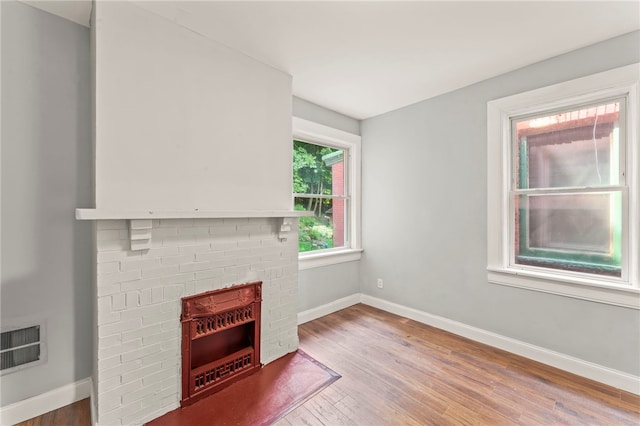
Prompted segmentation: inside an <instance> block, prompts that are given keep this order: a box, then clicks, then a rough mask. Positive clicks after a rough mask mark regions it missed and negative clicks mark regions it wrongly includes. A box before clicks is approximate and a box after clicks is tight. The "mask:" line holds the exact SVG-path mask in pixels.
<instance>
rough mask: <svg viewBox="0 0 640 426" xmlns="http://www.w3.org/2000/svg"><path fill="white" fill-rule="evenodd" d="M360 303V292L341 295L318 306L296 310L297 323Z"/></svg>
mask: <svg viewBox="0 0 640 426" xmlns="http://www.w3.org/2000/svg"><path fill="white" fill-rule="evenodd" d="M358 303H360V293H356V294H352V295H351V296H347V297H343V298H342V299H338V300H334V301H333V302H330V303H327V304H326V305H322V306H318V307H317V308H312V309H309V310H307V311H303V312H298V325H300V324H304V323H305V322H309V321H312V320H314V319H317V318H320V317H323V316H325V315H329V314H332V313H334V312H338V311H339V310H341V309H344V308H348V307H349V306H353V305H356V304H358Z"/></svg>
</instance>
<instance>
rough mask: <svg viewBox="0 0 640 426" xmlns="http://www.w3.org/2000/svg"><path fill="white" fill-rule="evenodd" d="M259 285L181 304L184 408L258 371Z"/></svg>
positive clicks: (186, 299) (205, 295) (191, 298)
mask: <svg viewBox="0 0 640 426" xmlns="http://www.w3.org/2000/svg"><path fill="white" fill-rule="evenodd" d="M261 303H262V282H254V283H249V284H242V285H237V286H233V287H229V288H225V289H221V290H213V291H208V292H206V293H201V294H197V295H195V296H189V297H184V298H183V299H182V316H181V318H180V320H181V322H182V399H181V401H180V404H181V405H182V406H183V407H184V406H186V405H189V404H192V403H193V402H195V401H197V400H199V399H201V398H203V397H205V396H207V395H210V394H212V393H214V392H217V391H219V390H220V389H222V388H224V387H225V386H228V385H230V384H231V383H233V382H234V381H236V380H239V379H241V378H243V377H246V376H248V375H250V374H252V373H254V372H256V371H257V370H258V369H260V367H261V365H260V316H261V314H260V310H261Z"/></svg>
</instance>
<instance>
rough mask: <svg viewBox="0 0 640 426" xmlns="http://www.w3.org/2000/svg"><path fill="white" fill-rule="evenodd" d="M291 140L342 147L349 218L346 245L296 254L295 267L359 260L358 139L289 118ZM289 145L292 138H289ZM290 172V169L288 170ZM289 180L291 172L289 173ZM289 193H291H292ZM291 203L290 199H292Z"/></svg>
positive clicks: (359, 145) (355, 136)
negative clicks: (291, 125) (296, 264)
mask: <svg viewBox="0 0 640 426" xmlns="http://www.w3.org/2000/svg"><path fill="white" fill-rule="evenodd" d="M292 124H293V129H292V130H293V139H294V140H299V141H302V142H309V143H312V144H318V145H325V146H329V147H332V148H339V149H343V150H344V152H345V156H347V154H348V156H347V157H348V159H347V158H345V161H348V163H347V164H346V165H347V182H346V188H345V189H346V191H347V195H348V196H349V217H348V220H347V233H348V236H349V237H348V241H347V242H348V244H349V245H348V246H346V247H337V248H331V249H324V250H314V251H308V252H304V253H299V254H298V269H300V270H302V269H310V268H318V267H322V266H328V265H333V264H336V263H343V262H351V261H354V260H360V257H361V255H362V245H361V239H360V223H361V213H360V205H361V202H360V201H361V200H360V194H361V183H360V179H361V178H360V176H361V160H360V159H361V138H360V136H359V135H354V134H353V133H348V132H345V131H342V130H338V129H334V128H333V127H329V126H325V125H322V124H318V123H315V122H313V121H309V120H304V119H302V118H298V117H293V120H292ZM291 143H292V144H293V141H291ZM291 173H293V170H292V171H291ZM292 181H293V175H292ZM292 196H293V195H292ZM292 203H293V200H292Z"/></svg>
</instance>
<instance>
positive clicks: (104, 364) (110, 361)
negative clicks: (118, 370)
mask: <svg viewBox="0 0 640 426" xmlns="http://www.w3.org/2000/svg"><path fill="white" fill-rule="evenodd" d="M120 364H121V362H120V355H115V356H112V357H109V358H103V359H99V360H98V370H105V369H108V368H112V367H115V366H119V365H120Z"/></svg>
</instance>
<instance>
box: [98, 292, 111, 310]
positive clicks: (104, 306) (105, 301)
mask: <svg viewBox="0 0 640 426" xmlns="http://www.w3.org/2000/svg"><path fill="white" fill-rule="evenodd" d="M103 311H106V312H111V296H104V297H98V312H103Z"/></svg>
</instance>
